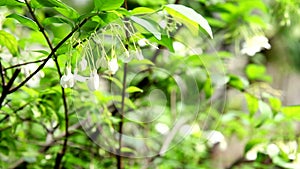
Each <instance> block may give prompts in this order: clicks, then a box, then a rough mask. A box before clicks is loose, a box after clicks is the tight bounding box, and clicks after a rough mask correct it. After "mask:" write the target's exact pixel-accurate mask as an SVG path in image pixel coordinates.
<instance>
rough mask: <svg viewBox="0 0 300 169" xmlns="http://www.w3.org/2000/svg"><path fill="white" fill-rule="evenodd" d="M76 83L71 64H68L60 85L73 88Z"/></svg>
mask: <svg viewBox="0 0 300 169" xmlns="http://www.w3.org/2000/svg"><path fill="white" fill-rule="evenodd" d="M74 84H75V78H74V75H73V74H72V70H71V65H67V67H66V71H65V74H64V75H63V76H62V77H61V79H60V85H61V86H62V87H63V88H71V87H73V86H74Z"/></svg>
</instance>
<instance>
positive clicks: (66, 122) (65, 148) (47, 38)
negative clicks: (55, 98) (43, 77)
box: [25, 0, 69, 169]
mask: <svg viewBox="0 0 300 169" xmlns="http://www.w3.org/2000/svg"><path fill="white" fill-rule="evenodd" d="M25 3H26V6H27V8H28V10H29V12H30V14H31V16H32V17H33V20H34V21H35V22H36V23H37V25H38V27H39V29H40V32H41V33H42V34H43V36H44V38H45V39H46V41H47V44H48V46H49V48H50V49H51V51H53V50H54V48H53V46H52V43H51V41H50V39H49V37H48V35H47V34H46V31H45V29H44V27H43V26H42V25H41V24H40V22H39V21H38V19H37V17H36V15H35V14H34V12H33V10H32V8H31V6H30V4H29V3H28V1H27V0H25ZM53 56H54V62H55V65H56V68H57V72H58V74H59V78H61V76H62V73H61V71H60V67H59V64H58V61H57V56H56V54H55V52H53ZM61 91H62V100H63V106H64V116H65V133H66V135H65V139H64V144H63V148H62V150H61V152H60V153H58V154H57V156H56V159H55V165H54V169H59V167H60V164H61V161H62V158H63V157H64V155H65V153H66V151H67V144H68V137H69V134H68V127H69V117H68V112H69V111H68V105H67V99H66V94H65V89H64V88H63V87H61Z"/></svg>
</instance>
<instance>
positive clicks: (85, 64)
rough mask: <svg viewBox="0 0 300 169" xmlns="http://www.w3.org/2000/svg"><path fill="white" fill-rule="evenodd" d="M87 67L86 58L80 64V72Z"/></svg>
mask: <svg viewBox="0 0 300 169" xmlns="http://www.w3.org/2000/svg"><path fill="white" fill-rule="evenodd" d="M86 67H87V61H86V59H85V58H83V59H82V60H81V61H80V62H79V69H80V71H84V70H85V69H86Z"/></svg>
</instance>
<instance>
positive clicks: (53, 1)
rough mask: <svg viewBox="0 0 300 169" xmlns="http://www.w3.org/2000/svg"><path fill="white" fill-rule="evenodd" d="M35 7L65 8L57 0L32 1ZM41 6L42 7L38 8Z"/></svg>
mask: <svg viewBox="0 0 300 169" xmlns="http://www.w3.org/2000/svg"><path fill="white" fill-rule="evenodd" d="M30 3H32V4H34V5H33V7H64V5H63V4H62V3H61V2H59V1H57V0H31V1H30ZM38 4H40V5H41V6H38Z"/></svg>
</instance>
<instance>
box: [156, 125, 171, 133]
mask: <svg viewBox="0 0 300 169" xmlns="http://www.w3.org/2000/svg"><path fill="white" fill-rule="evenodd" d="M155 130H156V131H158V132H159V133H160V134H167V133H168V132H169V131H170V128H169V126H168V125H166V124H164V123H157V124H156V125H155Z"/></svg>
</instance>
